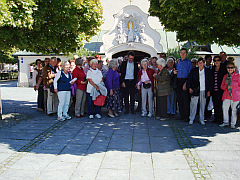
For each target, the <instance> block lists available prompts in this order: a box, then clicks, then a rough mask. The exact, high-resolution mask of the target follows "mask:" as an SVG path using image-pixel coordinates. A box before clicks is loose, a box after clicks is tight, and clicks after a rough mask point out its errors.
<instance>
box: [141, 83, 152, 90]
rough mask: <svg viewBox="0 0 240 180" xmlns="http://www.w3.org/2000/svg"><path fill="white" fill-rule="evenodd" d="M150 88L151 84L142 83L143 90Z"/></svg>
mask: <svg viewBox="0 0 240 180" xmlns="http://www.w3.org/2000/svg"><path fill="white" fill-rule="evenodd" d="M151 86H152V85H151V83H148V84H146V83H143V88H144V89H149V88H150V87H151Z"/></svg>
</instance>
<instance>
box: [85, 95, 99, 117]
mask: <svg viewBox="0 0 240 180" xmlns="http://www.w3.org/2000/svg"><path fill="white" fill-rule="evenodd" d="M93 107H94V108H95V114H100V107H99V106H95V105H94V104H93V100H92V96H90V93H87V109H88V114H89V115H93Z"/></svg>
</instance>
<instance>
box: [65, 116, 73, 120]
mask: <svg viewBox="0 0 240 180" xmlns="http://www.w3.org/2000/svg"><path fill="white" fill-rule="evenodd" d="M63 117H64V118H65V119H67V120H70V119H72V117H71V116H69V115H66V116H64V115H63Z"/></svg>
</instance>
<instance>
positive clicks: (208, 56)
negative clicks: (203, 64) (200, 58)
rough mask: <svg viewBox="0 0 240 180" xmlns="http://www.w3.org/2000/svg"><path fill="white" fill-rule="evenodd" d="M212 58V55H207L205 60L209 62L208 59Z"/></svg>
mask: <svg viewBox="0 0 240 180" xmlns="http://www.w3.org/2000/svg"><path fill="white" fill-rule="evenodd" d="M210 57H212V56H211V55H210V54H207V55H206V56H205V57H204V59H205V60H207V59H208V58H210Z"/></svg>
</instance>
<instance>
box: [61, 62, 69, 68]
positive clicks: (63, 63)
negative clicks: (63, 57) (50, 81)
mask: <svg viewBox="0 0 240 180" xmlns="http://www.w3.org/2000/svg"><path fill="white" fill-rule="evenodd" d="M67 64H68V65H69V66H70V63H69V62H68V61H63V62H62V67H64V66H66V65H67Z"/></svg>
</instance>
